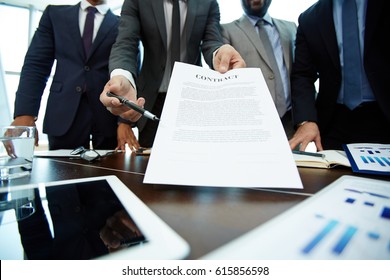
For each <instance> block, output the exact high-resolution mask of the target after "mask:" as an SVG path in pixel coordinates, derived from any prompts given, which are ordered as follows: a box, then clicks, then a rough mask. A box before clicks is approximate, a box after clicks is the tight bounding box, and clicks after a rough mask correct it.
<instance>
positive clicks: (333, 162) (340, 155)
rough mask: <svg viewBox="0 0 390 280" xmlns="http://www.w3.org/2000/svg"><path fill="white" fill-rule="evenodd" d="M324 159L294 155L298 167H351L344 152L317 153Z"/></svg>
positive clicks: (328, 151)
mask: <svg viewBox="0 0 390 280" xmlns="http://www.w3.org/2000/svg"><path fill="white" fill-rule="evenodd" d="M317 153H318V154H322V155H324V157H316V156H308V155H300V154H294V160H295V163H296V165H297V166H298V167H315V168H333V167H335V166H346V167H351V164H350V162H349V160H348V157H347V156H346V154H345V152H344V151H339V150H324V151H320V152H317Z"/></svg>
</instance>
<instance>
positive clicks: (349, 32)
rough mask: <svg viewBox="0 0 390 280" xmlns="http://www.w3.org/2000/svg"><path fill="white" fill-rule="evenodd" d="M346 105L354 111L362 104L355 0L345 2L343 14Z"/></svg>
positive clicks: (360, 65)
mask: <svg viewBox="0 0 390 280" xmlns="http://www.w3.org/2000/svg"><path fill="white" fill-rule="evenodd" d="M342 18H343V20H342V24H343V55H344V68H343V71H344V73H343V74H344V101H343V102H344V104H345V105H346V106H347V107H348V108H350V109H351V110H353V109H354V108H356V106H358V105H359V104H360V103H361V102H362V87H361V85H362V71H363V67H362V62H361V57H360V44H359V28H358V21H357V8H356V2H355V0H344V3H343V12H342Z"/></svg>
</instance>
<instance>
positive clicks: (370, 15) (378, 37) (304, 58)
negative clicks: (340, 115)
mask: <svg viewBox="0 0 390 280" xmlns="http://www.w3.org/2000/svg"><path fill="white" fill-rule="evenodd" d="M332 6H333V5H332V1H331V0H319V1H318V2H317V3H316V4H314V5H313V6H311V7H310V8H309V9H307V10H306V11H305V12H304V13H302V14H301V15H300V17H299V25H298V30H297V36H296V48H295V62H294V64H293V69H292V74H291V88H292V92H291V93H292V102H293V117H294V123H295V124H298V123H300V122H302V121H306V120H311V121H317V123H318V124H319V127H320V130H321V133H323V132H324V131H326V129H327V127H328V125H329V124H330V122H331V118H332V116H333V112H334V110H335V107H336V100H337V96H338V94H339V90H340V86H341V67H340V58H339V49H338V45H337V39H336V31H335V28H334V22H333V7H332ZM389 11H390V1H388V0H375V1H368V4H367V15H366V25H365V37H364V58H363V60H364V68H365V71H366V74H367V78H368V81H369V83H370V85H371V88H372V90H373V92H374V95H375V97H376V100H377V102H378V104H379V106H380V108H381V109H382V111H383V113H384V114H385V116H386V117H387V119H388V120H390V83H389V77H390V70H389V69H390V68H389V65H390V52H389V47H388V45H387V44H386V42H385V41H386V40H385V36H386V34H389V30H390V21H389V20H388V13H389ZM318 77H319V79H320V83H319V92H318V96H317V99H315V87H314V82H315V80H316V79H317V78H318Z"/></svg>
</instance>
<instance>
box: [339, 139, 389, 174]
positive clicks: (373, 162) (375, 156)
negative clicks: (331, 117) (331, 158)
mask: <svg viewBox="0 0 390 280" xmlns="http://www.w3.org/2000/svg"><path fill="white" fill-rule="evenodd" d="M344 150H345V153H346V154H347V156H348V159H349V161H350V163H351V167H352V171H353V172H359V173H369V174H380V175H390V145H389V144H387V145H386V144H372V143H355V144H347V145H344Z"/></svg>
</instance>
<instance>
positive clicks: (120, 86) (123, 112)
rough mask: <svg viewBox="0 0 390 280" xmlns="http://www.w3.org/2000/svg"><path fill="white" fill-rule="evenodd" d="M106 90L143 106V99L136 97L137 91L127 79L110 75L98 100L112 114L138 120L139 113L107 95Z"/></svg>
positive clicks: (134, 120) (133, 120)
mask: <svg viewBox="0 0 390 280" xmlns="http://www.w3.org/2000/svg"><path fill="white" fill-rule="evenodd" d="M107 92H112V93H114V94H116V95H120V96H123V97H125V98H126V99H128V100H129V101H132V102H134V103H135V104H137V105H138V106H140V107H142V108H143V107H144V105H145V99H144V98H142V97H141V98H138V99H137V92H136V91H135V89H134V87H133V86H132V85H131V83H130V81H129V80H128V79H126V78H125V77H124V76H114V77H112V78H111V79H110V80H109V81H108V82H107V84H106V85H105V86H104V89H103V92H102V93H101V94H100V101H101V102H102V103H103V105H104V106H106V107H107V110H109V111H110V112H111V113H112V114H114V115H116V116H121V117H122V118H124V119H127V120H130V121H132V122H136V121H138V119H139V118H140V117H141V114H140V113H138V112H136V111H134V110H132V109H130V108H129V107H126V106H124V105H122V103H121V102H120V101H119V100H118V99H116V98H115V97H108V96H107Z"/></svg>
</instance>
